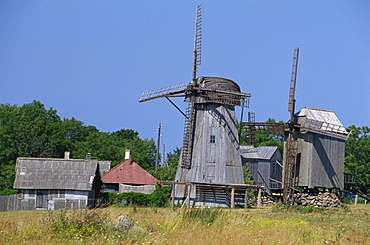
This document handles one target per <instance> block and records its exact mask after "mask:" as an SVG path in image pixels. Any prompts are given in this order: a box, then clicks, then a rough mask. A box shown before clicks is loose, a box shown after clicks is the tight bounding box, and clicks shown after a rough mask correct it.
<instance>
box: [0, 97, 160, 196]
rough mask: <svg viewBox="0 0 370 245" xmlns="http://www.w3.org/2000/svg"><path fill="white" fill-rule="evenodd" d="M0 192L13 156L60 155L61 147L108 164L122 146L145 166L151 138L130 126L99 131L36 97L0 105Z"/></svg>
mask: <svg viewBox="0 0 370 245" xmlns="http://www.w3.org/2000/svg"><path fill="white" fill-rule="evenodd" d="M0 142H1V144H0V194H1V193H11V192H14V191H13V190H12V186H13V183H14V178H15V162H16V159H17V157H43V158H62V157H63V156H64V152H65V151H70V152H71V157H72V158H75V159H84V158H85V157H86V153H91V154H92V158H93V159H99V160H107V161H111V162H112V166H115V165H117V164H118V163H120V162H121V161H123V160H124V156H125V150H126V149H130V150H131V155H132V158H133V160H134V161H135V162H137V163H138V164H139V165H140V166H142V167H143V168H144V169H146V170H149V171H150V170H152V169H153V167H154V163H155V144H154V140H153V139H151V140H148V139H141V138H140V137H139V133H138V132H136V131H134V130H132V129H121V130H118V131H117V132H113V133H107V132H100V131H99V130H98V129H97V128H96V127H94V126H86V125H84V123H83V122H81V121H79V120H77V119H75V118H72V119H63V120H62V119H61V118H60V117H59V116H58V115H57V111H56V110H53V109H52V108H51V109H49V110H47V109H45V107H44V105H43V104H42V103H41V102H39V101H33V102H32V103H30V104H25V105H23V106H21V107H18V106H16V105H9V104H1V105H0Z"/></svg>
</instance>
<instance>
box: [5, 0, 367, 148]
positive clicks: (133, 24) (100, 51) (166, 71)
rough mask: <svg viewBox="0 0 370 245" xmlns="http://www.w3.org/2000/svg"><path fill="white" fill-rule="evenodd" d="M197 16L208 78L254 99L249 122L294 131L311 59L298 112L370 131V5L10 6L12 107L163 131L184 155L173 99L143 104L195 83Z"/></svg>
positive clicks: (77, 2)
mask: <svg viewBox="0 0 370 245" xmlns="http://www.w3.org/2000/svg"><path fill="white" fill-rule="evenodd" d="M197 4H202V17H203V39H202V40H203V42H202V44H203V49H202V65H201V66H200V67H199V72H198V75H199V76H220V77H225V78H229V79H232V80H234V81H235V82H237V83H238V84H239V85H240V87H241V89H242V91H243V92H246V93H251V94H252V98H251V104H250V108H249V109H248V110H245V111H244V115H246V114H247V111H252V112H255V113H256V121H266V120H267V119H268V118H274V119H276V120H284V121H287V120H288V118H289V114H288V111H287V103H288V90H289V86H290V74H291V70H292V59H293V51H294V48H295V47H299V48H300V55H299V64H298V76H297V89H296V100H297V103H296V110H297V111H298V110H300V109H302V108H303V107H312V108H318V109H325V110H333V111H334V112H335V114H336V115H337V117H338V118H339V120H340V121H341V122H342V124H343V125H344V126H346V127H347V126H350V125H356V126H357V127H359V126H369V125H370V123H369V122H370V1H368V0H362V1H361V0H359V1H341V0H335V1H334V0H332V1H331V0H327V1H322V0H320V1H315V0H311V1H299V0H294V1H293V0H292V1H284V0H281V1H276V0H265V1H262V0H261V1H259V0H258V1H257V0H255V1H249V0H244V1H201V0H199V1H193V0H187V1H180V0H168V1H161V0H156V1H149V0H147V1H142V0H135V1H124V0H121V1H112V0H106V1H91V0H89V1H81V0H73V1H72V0H71V1H68V0H63V1H62V0H54V1H50V0H47V1H35V0H29V1H19V0H0V84H1V88H0V103H2V104H5V103H8V104H11V105H13V104H16V105H18V106H21V105H23V104H25V103H30V102H32V101H33V100H39V101H41V102H42V103H43V104H44V105H45V107H46V108H47V109H49V108H50V107H52V108H53V109H56V110H57V111H58V115H59V116H61V117H62V118H72V117H74V118H76V119H78V120H81V121H82V122H84V123H85V124H86V125H93V126H96V127H97V128H98V129H99V130H100V131H104V132H114V131H117V130H120V129H122V128H123V129H134V130H136V131H138V132H139V135H140V137H141V138H149V139H150V138H153V139H156V137H157V127H158V124H159V123H161V124H162V125H163V128H162V139H161V145H162V144H166V152H169V151H172V150H173V149H175V147H181V144H182V135H183V125H184V117H183V116H182V115H181V114H180V113H179V112H178V111H177V110H176V109H175V108H174V107H173V106H172V105H171V104H170V103H169V102H168V101H167V100H166V99H164V98H162V99H157V100H153V101H148V102H144V103H138V100H139V98H140V96H141V93H142V92H143V91H146V90H152V89H156V88H160V87H165V86H168V85H171V84H175V83H179V82H189V81H190V80H191V77H192V59H193V57H192V55H193V37H194V24H195V8H196V5H197ZM174 102H175V103H177V104H178V106H179V107H181V108H182V109H184V108H185V107H186V103H184V102H183V101H182V99H181V98H178V99H174ZM237 112H238V113H239V114H238V115H237V117H238V118H240V110H237ZM246 120H247V118H246V116H245V117H244V121H246ZM161 151H162V150H161Z"/></svg>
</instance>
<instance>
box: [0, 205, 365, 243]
mask: <svg viewBox="0 0 370 245" xmlns="http://www.w3.org/2000/svg"><path fill="white" fill-rule="evenodd" d="M308 211H310V212H308ZM121 215H123V216H125V217H127V218H128V219H129V221H130V222H131V223H132V224H133V225H134V226H137V227H138V228H134V229H130V230H124V229H117V228H115V227H114V224H115V222H116V221H115V220H116V218H117V217H118V216H121ZM0 244H370V205H368V206H365V205H357V206H349V207H347V208H344V209H341V210H338V211H335V210H329V211H324V210H303V209H295V210H292V209H290V210H287V209H284V208H280V209H279V208H278V206H275V207H273V208H271V207H266V208H261V209H196V208H194V209H186V208H183V209H175V210H174V209H171V208H139V207H137V208H136V207H108V208H104V209H95V210H79V211H73V210H69V211H63V212H62V211H12V212H2V213H0Z"/></svg>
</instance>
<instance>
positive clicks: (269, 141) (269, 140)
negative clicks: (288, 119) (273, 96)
mask: <svg viewBox="0 0 370 245" xmlns="http://www.w3.org/2000/svg"><path fill="white" fill-rule="evenodd" d="M266 122H267V123H276V120H275V119H272V118H269V119H268V120H267V121H266ZM279 123H284V122H283V121H279ZM255 138H256V144H255V146H277V147H278V149H279V150H280V152H281V153H283V150H284V136H282V135H273V134H263V133H256V134H255ZM240 144H241V145H248V144H249V134H248V132H247V130H246V128H242V129H241V136H240Z"/></svg>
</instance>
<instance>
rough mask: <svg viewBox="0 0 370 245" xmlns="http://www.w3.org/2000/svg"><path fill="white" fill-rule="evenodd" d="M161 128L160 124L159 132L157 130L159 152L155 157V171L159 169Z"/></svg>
mask: <svg viewBox="0 0 370 245" xmlns="http://www.w3.org/2000/svg"><path fill="white" fill-rule="evenodd" d="M161 127H162V125H161V124H160V123H159V124H158V130H157V133H158V135H157V152H156V156H155V170H157V169H158V163H159V147H160V145H161Z"/></svg>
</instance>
